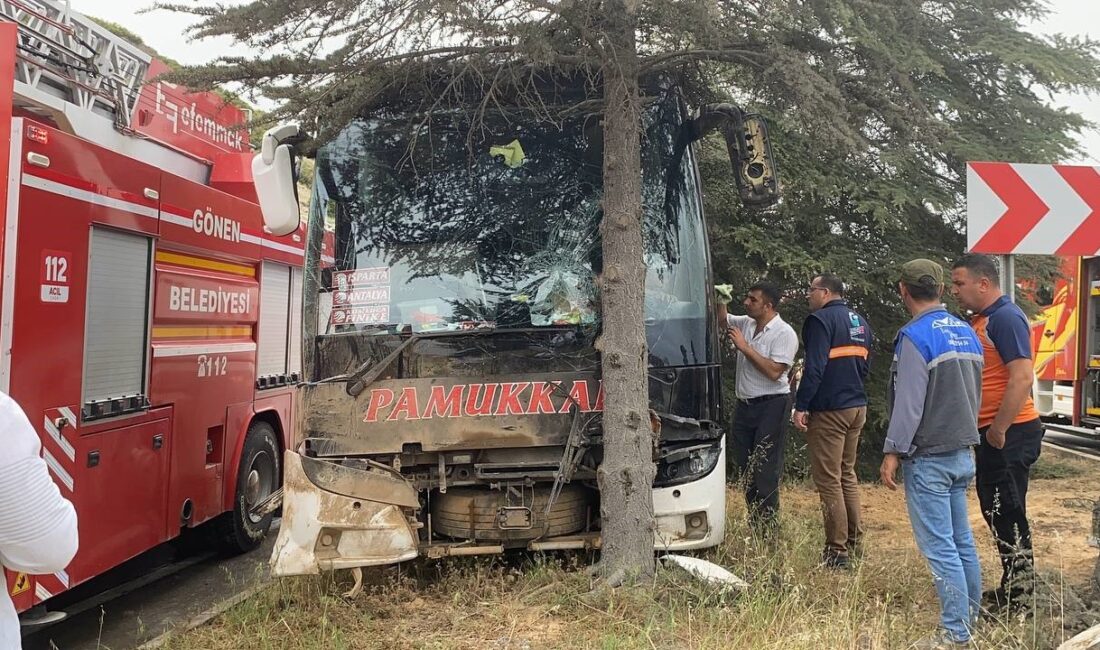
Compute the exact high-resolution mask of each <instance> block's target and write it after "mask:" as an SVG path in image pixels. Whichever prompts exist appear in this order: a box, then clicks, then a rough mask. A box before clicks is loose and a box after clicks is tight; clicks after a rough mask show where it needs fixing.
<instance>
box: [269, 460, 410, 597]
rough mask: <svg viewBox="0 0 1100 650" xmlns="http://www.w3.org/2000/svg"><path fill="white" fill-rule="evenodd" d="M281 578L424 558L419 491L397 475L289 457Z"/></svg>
mask: <svg viewBox="0 0 1100 650" xmlns="http://www.w3.org/2000/svg"><path fill="white" fill-rule="evenodd" d="M283 467H284V478H283V523H282V526H280V528H279V536H278V538H277V539H276V540H275V550H274V552H273V553H272V557H271V567H272V574H273V575H276V576H290V575H306V574H316V573H320V572H321V571H331V570H334V569H350V568H355V567H366V566H378V565H385V564H395V563H397V562H403V561H405V560H411V559H413V558H415V557H416V556H417V555H418V554H419V552H418V536H417V524H416V523H415V518H414V516H415V513H416V511H417V509H418V508H419V507H420V503H419V500H418V498H417V493H416V489H415V488H413V487H412V486H411V485H409V483H408V482H406V481H405V480H404V479H401V478H399V477H397V476H395V475H393V474H392V473H389V472H386V471H384V470H376V469H357V468H352V467H346V466H343V465H340V464H337V463H333V462H328V461H323V460H318V459H316V458H309V457H307V456H302V455H301V454H298V453H296V452H294V451H287V452H285V453H284V454H283Z"/></svg>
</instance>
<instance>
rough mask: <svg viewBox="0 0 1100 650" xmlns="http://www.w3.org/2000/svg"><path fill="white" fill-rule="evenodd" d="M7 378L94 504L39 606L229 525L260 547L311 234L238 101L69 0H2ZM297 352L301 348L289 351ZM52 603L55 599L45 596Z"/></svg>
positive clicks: (27, 581)
mask: <svg viewBox="0 0 1100 650" xmlns="http://www.w3.org/2000/svg"><path fill="white" fill-rule="evenodd" d="M0 18H2V19H3V20H2V21H0V112H2V115H0V142H2V143H3V146H5V147H7V154H6V155H3V156H0V161H2V162H0V164H2V165H3V167H4V170H5V172H4V174H3V178H5V179H6V183H4V184H3V185H2V188H3V189H2V191H0V194H2V197H0V206H4V209H3V212H2V217H0V259H2V269H3V273H2V280H0V312H2V314H0V315H2V327H0V390H4V391H6V392H7V393H9V394H10V395H11V396H12V397H13V398H14V399H15V400H16V401H18V403H19V404H20V405H21V406H22V407H23V409H24V410H25V411H26V413H27V415H28V417H29V418H30V420H31V422H32V424H33V425H34V426H35V427H36V428H37V429H38V432H39V434H40V436H41V439H42V446H43V450H42V455H43V458H44V459H45V461H46V464H47V465H48V466H49V469H50V471H51V473H52V475H53V478H54V479H55V481H56V483H57V484H58V486H59V487H60V489H61V491H62V493H63V494H64V495H65V496H66V497H68V498H69V499H70V500H71V501H72V502H73V503H74V504H75V506H76V509H77V512H78V515H79V531H80V551H79V553H78V554H77V556H76V559H75V560H74V561H73V563H72V564H71V566H69V567H68V568H67V569H66V570H65V571H59V572H57V573H55V574H53V575H38V576H36V575H30V576H28V575H22V574H13V573H10V572H9V573H7V576H6V577H7V588H8V593H9V594H11V596H12V598H13V600H14V602H15V605H16V608H17V609H18V610H19V611H25V610H27V609H29V608H31V607H34V606H36V605H39V604H42V603H44V602H47V601H50V599H51V598H52V597H54V596H57V595H58V594H59V593H61V592H64V591H66V590H68V589H71V588H73V587H74V586H76V585H78V584H80V583H83V582H85V581H87V580H89V579H90V578H93V577H95V576H97V575H99V574H101V573H103V572H105V571H107V570H108V569H111V568H112V567H115V566H117V565H119V564H120V563H122V562H124V561H126V560H128V559H130V558H133V557H135V556H137V555H139V554H141V553H142V552H144V551H146V550H148V549H150V548H152V547H154V546H156V545H158V544H160V543H162V542H165V541H167V540H170V539H172V538H175V537H177V536H178V535H180V533H181V531H182V530H183V529H185V528H191V527H195V526H198V525H200V524H203V523H205V522H212V523H213V526H216V528H215V530H216V532H218V533H219V535H220V536H221V538H222V539H223V540H224V541H225V542H226V544H228V545H229V546H230V547H232V548H236V549H239V550H246V549H249V548H252V547H253V546H255V545H256V544H258V543H259V541H260V540H261V539H262V538H263V536H264V534H265V533H266V532H267V529H268V527H269V526H270V523H271V515H267V516H265V517H256V516H254V515H253V514H251V512H250V510H251V509H252V508H251V507H252V505H253V504H256V503H258V502H259V501H261V500H263V499H265V498H266V497H267V496H269V495H270V494H271V493H273V492H274V491H275V490H277V489H278V486H279V481H280V460H281V458H282V450H283V449H285V448H287V447H288V446H289V445H288V443H289V441H290V439H291V438H292V436H293V435H294V432H293V415H294V414H293V412H292V411H293V391H294V385H295V384H296V383H297V378H298V373H299V367H300V365H299V364H300V349H301V346H300V345H298V341H299V340H300V334H299V332H300V320H299V319H300V314H301V308H300V295H301V289H300V287H301V283H302V276H301V264H302V254H303V241H302V234H301V233H300V232H299V233H291V234H290V235H288V236H286V237H275V236H273V235H271V234H270V233H267V232H265V230H264V227H263V222H262V218H261V216H260V210H259V208H258V206H257V204H256V194H255V190H254V187H253V183H252V173H251V166H250V161H251V158H252V154H251V153H250V146H249V141H248V135H247V132H246V131H244V130H241V129H238V128H235V127H237V126H239V125H242V124H244V123H245V122H246V121H247V116H246V115H245V114H244V112H242V111H241V110H238V109H237V108H234V107H232V106H229V105H227V104H226V102H224V101H223V100H222V99H221V98H220V97H218V96H217V95H214V94H209V93H195V92H190V91H188V90H187V89H185V88H182V87H179V86H176V85H173V84H169V83H166V82H163V81H158V80H157V77H158V75H159V74H160V73H161V72H163V71H164V70H166V67H165V66H164V64H162V63H160V62H159V61H157V60H155V59H153V58H151V57H150V55H148V54H147V53H145V52H143V51H142V50H140V49H138V48H136V47H134V46H132V45H131V44H129V43H127V42H125V41H124V40H122V39H120V38H118V37H117V36H115V35H113V34H111V33H110V32H108V31H107V30H105V29H103V28H102V27H100V26H99V25H97V24H96V23H94V22H92V21H90V20H88V19H87V18H85V17H84V16H81V15H79V14H76V13H74V12H71V11H69V9H68V8H67V6H66V3H63V2H54V1H52V0H33V1H32V0H0ZM292 342H293V344H292ZM47 605H48V602H47Z"/></svg>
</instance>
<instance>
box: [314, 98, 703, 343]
mask: <svg viewBox="0 0 1100 650" xmlns="http://www.w3.org/2000/svg"><path fill="white" fill-rule="evenodd" d="M680 114H681V113H680V108H679V105H678V100H677V99H676V98H675V97H671V96H669V97H666V98H664V99H662V100H661V101H658V102H655V103H653V104H652V105H651V106H650V107H649V108H648V109H647V112H646V115H645V120H646V123H647V129H646V134H645V140H644V142H643V168H644V187H643V201H644V204H645V207H644V219H645V261H646V265H647V270H648V272H647V277H646V296H645V315H646V324H647V326H648V327H647V330H648V332H649V337H650V346H651V348H660V347H662V342H663V339H664V338H665V334H664V332H665V330H666V329H671V328H672V327H676V328H678V331H677V332H676V334H675V336H674V337H673V338H674V339H675V340H669V341H665V342H666V343H667V344H668V345H666V346H665V347H669V348H670V349H669V350H667V351H666V354H665V355H662V356H670V358H669V359H668V361H669V362H670V363H677V364H682V363H696V362H698V361H697V359H696V357H698V359H701V358H702V353H703V349H702V348H703V345H704V341H705V332H706V329H705V323H704V310H705V307H706V293H705V291H706V290H705V287H706V286H707V282H708V278H707V277H706V260H705V255H706V252H705V250H706V249H705V246H704V239H703V237H704V232H703V221H702V214H701V207H700V206H699V204H698V201H697V198H696V196H695V195H694V183H695V178H694V177H693V176H692V172H691V166H690V159H689V157H690V156H691V152H690V149H689V148H687V147H686V144H685V143H686V139H684V138H681V128H680V123H681V118H680ZM472 119H473V118H472V117H471V116H470V115H468V114H466V113H461V112H457V111H456V112H449V113H440V114H435V115H432V116H431V118H430V119H426V118H425V117H424V116H422V115H418V116H405V115H402V116H399V117H396V118H390V119H372V120H357V121H355V122H353V123H352V124H350V125H349V126H348V127H347V128H346V129H344V130H343V132H342V133H341V134H340V135H339V136H338V137H337V138H336V139H335V140H334V141H333V142H332V143H330V144H329V145H327V146H325V147H324V148H322V149H321V150H320V151H319V153H318V156H317V177H316V180H315V183H314V199H313V207H312V210H311V214H312V218H314V219H318V218H324V219H325V230H326V231H329V232H330V233H331V234H329V235H328V237H332V238H333V241H334V242H335V244H334V247H333V248H334V258H335V268H334V269H332V270H331V271H326V272H325V273H322V274H320V276H319V277H318V276H314V277H313V278H312V280H313V281H316V282H319V283H320V286H318V287H316V288H315V290H318V291H320V300H319V301H318V302H317V303H316V305H317V310H318V314H317V318H318V321H316V322H318V325H319V327H318V333H319V334H326V333H327V334H333V333H341V332H350V331H364V332H371V333H375V332H376V333H419V332H434V331H447V330H464V329H479V328H532V327H535V328H539V327H549V326H566V325H573V326H597V325H598V322H599V300H600V296H599V289H598V280H599V278H600V275H601V274H602V273H603V264H602V260H601V251H600V235H599V223H600V219H601V215H602V212H601V207H600V201H601V175H602V156H603V151H602V146H601V145H602V134H601V132H600V126H599V117H598V116H593V115H588V116H578V117H575V118H567V119H564V120H562V121H559V122H557V123H552V122H550V121H548V120H544V119H532V118H531V116H530V115H529V114H525V113H522V112H508V113H505V112H490V113H488V114H487V115H485V116H483V117H482V118H481V119H480V120H478V122H477V123H476V124H474V123H472V121H471V120H472ZM311 231H313V232H317V230H316V229H311Z"/></svg>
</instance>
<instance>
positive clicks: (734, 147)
mask: <svg viewBox="0 0 1100 650" xmlns="http://www.w3.org/2000/svg"><path fill="white" fill-rule="evenodd" d="M713 129H718V130H720V131H721V132H722V136H723V137H724V138H725V140H726V150H727V151H728V152H729V157H730V163H731V164H732V165H733V176H734V179H735V180H736V181H737V193H738V194H739V195H740V196H741V202H742V203H744V204H745V205H748V206H756V207H766V206H769V205H773V204H775V203H776V202H778V201H779V174H778V170H777V169H776V166H775V159H774V158H773V157H772V149H771V141H770V140H769V139H768V125H767V123H766V122H765V121H764V118H763V116H760V115H755V114H750V115H746V114H744V113H742V112H741V109H740V108H738V107H736V106H734V105H732V104H710V105H708V106H705V107H703V109H702V110H701V111H700V114H699V117H698V118H697V119H696V120H695V121H694V125H693V133H692V137H693V138H694V139H696V140H697V139H699V138H702V137H703V136H705V135H706V134H707V133H708V132H710V131H711V130H713Z"/></svg>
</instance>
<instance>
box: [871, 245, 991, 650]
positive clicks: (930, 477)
mask: <svg viewBox="0 0 1100 650" xmlns="http://www.w3.org/2000/svg"><path fill="white" fill-rule="evenodd" d="M898 288H899V291H900V292H901V298H902V301H903V302H904V303H905V307H906V309H907V310H909V313H910V314H911V315H912V316H913V319H912V320H910V321H909V323H908V324H907V325H905V327H903V328H901V331H899V332H898V335H897V338H896V339H894V360H893V364H892V365H891V368H890V374H891V381H890V383H889V385H888V387H887V413H888V414H889V418H890V425H889V428H888V429H887V432H886V443H885V444H884V445H883V450H882V451H883V453H884V454H885V457H884V458H883V461H882V467H881V468H880V475H881V477H882V482H883V483H885V484H886V486H887V487H889V488H890V489H891V490H896V489H897V483H896V482H895V476H896V472H897V469H898V465H899V464H900V465H902V466H903V467H904V469H903V479H904V481H903V482H904V484H905V504H906V508H907V509H908V511H909V522H910V523H911V524H912V526H913V535H914V537H916V540H917V547H918V548H919V549H920V551H921V553H922V554H923V555H924V557H925V559H926V560H927V561H928V566H929V568H930V569H931V570H932V574H933V578H934V582H935V585H936V591H937V592H938V594H939V600H940V625H941V630H940V631H939V633H938V634H936V635H935V636H933V637H931V638H929V639H926V640H924V641H922V642H920V643H918V644H917V645H916V646H915V647H918V648H944V647H947V648H953V647H968V646H969V644H970V635H971V630H972V629H973V626H974V623H975V622H976V620H977V615H978V611H979V603H980V601H981V591H982V569H981V565H980V564H979V562H978V552H977V549H976V548H975V546H974V535H973V533H972V532H971V530H970V520H969V518H968V516H967V498H966V491H967V488H968V486H969V485H970V482H971V481H972V480H973V479H974V471H975V467H974V453H973V450H972V448H973V447H974V446H975V445H977V444H978V426H977V418H978V408H979V404H980V402H981V390H982V366H983V364H984V358H983V354H982V344H981V341H979V340H978V337H977V335H976V334H975V333H974V331H973V330H972V329H971V328H970V326H969V325H967V324H966V323H965V322H963V321H961V320H959V319H958V318H956V317H954V316H952V315H951V314H949V313H948V312H947V309H946V308H945V307H944V306H943V305H942V304H941V303H940V298H941V296H942V295H943V268H942V267H941V266H940V265H939V264H936V263H935V262H932V261H931V260H925V259H917V260H913V261H911V262H907V263H906V264H905V265H904V266H902V271H901V281H900V282H899V283H898Z"/></svg>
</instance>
